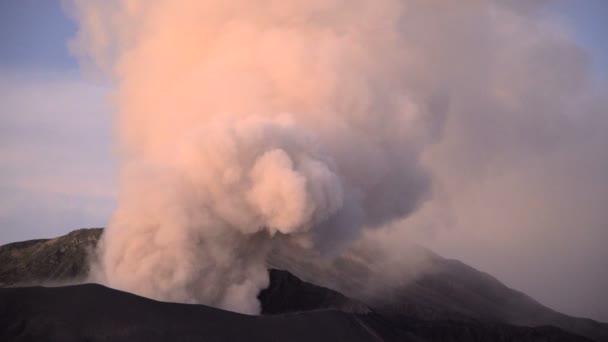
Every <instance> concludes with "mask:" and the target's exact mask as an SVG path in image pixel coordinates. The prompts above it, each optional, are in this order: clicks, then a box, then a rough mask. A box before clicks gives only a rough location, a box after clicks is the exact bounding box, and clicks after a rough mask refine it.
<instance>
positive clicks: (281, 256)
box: [0, 228, 608, 341]
mask: <svg viewBox="0 0 608 342" xmlns="http://www.w3.org/2000/svg"><path fill="white" fill-rule="evenodd" d="M102 232H103V229H101V228H93V229H81V230H76V231H74V232H71V233H70V234H67V235H65V236H62V237H59V238H54V239H40V240H31V241H25V242H17V243H12V244H8V245H4V246H1V247H0V285H2V286H4V287H7V286H8V287H13V286H27V285H36V284H43V285H61V284H66V283H75V282H81V281H83V280H84V279H85V278H86V275H87V272H88V266H87V264H88V261H87V258H88V255H89V254H90V252H91V251H92V250H93V248H94V247H95V245H96V242H97V241H98V240H99V238H100V236H101V234H102ZM417 248H420V249H421V250H420V251H417V252H418V253H422V254H425V255H426V256H427V258H428V260H429V264H428V265H429V271H428V272H425V273H423V274H421V275H419V276H417V277H413V278H412V279H408V281H404V282H402V283H401V282H395V284H394V285H392V286H386V285H385V286H386V287H385V288H380V289H375V290H374V291H370V290H369V289H366V285H365V283H366V281H369V280H370V278H371V277H373V276H377V275H378V273H377V272H378V270H377V269H375V267H376V266H377V265H373V264H370V263H368V262H367V261H369V260H371V259H372V258H371V256H370V258H368V259H366V256H365V255H363V256H361V257H360V258H357V259H345V258H342V259H338V260H336V262H335V263H333V264H331V265H329V266H327V265H324V266H323V267H320V266H315V265H321V263H319V264H316V263H315V262H314V257H310V256H303V255H295V256H294V255H285V252H284V251H280V250H277V251H274V252H273V254H272V256H271V258H270V260H269V263H268V264H269V268H271V270H270V279H271V282H270V286H269V288H268V289H266V290H264V291H262V292H261V293H260V295H259V298H260V301H261V303H262V313H263V315H266V316H268V315H270V316H273V315H279V316H281V317H283V316H284V315H288V316H285V318H284V319H285V320H287V321H289V320H290V319H294V320H295V321H298V320H301V319H304V320H308V319H311V320H312V321H315V322H316V320H317V319H318V317H314V318H310V317H313V316H311V315H309V314H307V315H303V314H301V313H303V312H308V311H315V312H325V313H322V314H321V313H319V315H322V316H324V315H329V316H331V317H332V318H328V319H330V320H334V319H335V320H337V321H338V322H340V323H336V324H337V326H341V324H344V327H343V328H344V329H346V327H349V328H348V329H351V328H352V327H353V326H357V327H358V328H355V330H354V331H359V332H360V331H367V329H368V328H369V329H371V330H372V331H374V334H379V335H381V336H382V337H381V339H382V340H391V339H396V340H412V341H488V340H502V341H577V340H580V341H584V340H586V339H585V338H583V337H582V336H586V337H587V338H589V339H591V340H595V341H607V340H608V325H607V324H605V323H600V322H596V321H593V320H590V319H581V318H575V317H570V316H567V315H563V314H561V313H558V312H555V311H553V310H551V309H548V308H546V307H544V306H542V305H541V304H539V303H538V302H536V301H534V300H533V299H532V298H530V297H528V296H526V295H525V294H523V293H521V292H518V291H515V290H512V289H510V288H508V287H506V286H504V285H503V284H502V283H500V282H499V281H498V280H496V279H495V278H493V277H492V276H490V275H488V274H486V273H483V272H480V271H477V270H475V269H473V268H471V267H469V266H467V265H465V264H463V263H461V262H458V261H456V260H449V259H445V258H442V257H440V256H439V255H437V254H435V253H433V252H431V251H429V250H427V249H424V248H423V247H420V246H419V247H417ZM366 260H367V261H366ZM279 269H280V270H279ZM345 270H346V271H348V272H346V271H345ZM315 284H318V285H321V286H318V285H315ZM67 288H71V289H72V291H75V292H78V293H80V295H82V296H84V297H83V299H82V300H83V302H82V303H84V302H87V301H92V300H93V299H91V298H88V296H101V297H105V296H107V297H108V298H109V300H110V301H112V300H114V299H116V301H117V302H116V303H114V304H112V303H108V304H107V305H105V306H104V308H105V309H104V310H106V309H107V310H114V309H115V307H113V305H119V304H118V302H120V301H121V300H123V299H121V298H123V297H124V296H131V295H129V294H124V293H122V292H119V291H114V290H111V289H107V288H103V287H95V286H93V287H91V286H90V285H87V286H85V287H84V288H81V287H78V286H72V287H67ZM61 289H66V288H57V289H43V288H28V289H23V290H19V291H21V292H10V291H17V289H15V290H9V289H7V290H2V291H4V292H2V293H0V303H1V304H0V318H2V319H4V321H3V322H2V324H5V326H3V327H4V328H6V326H9V325H10V326H11V327H12V328H11V329H12V330H11V331H13V332H15V331H17V332H19V331H21V330H19V329H22V328H23V329H25V328H24V327H23V326H22V325H23V324H26V325H27V326H28V327H30V325H29V324H32V325H33V326H35V327H36V329H38V330H35V331H46V330H45V329H47V328H48V324H51V323H50V321H49V319H50V318H49V319H46V318H44V317H42V318H41V317H39V316H37V318H36V320H34V321H31V320H29V319H28V318H27V316H28V314H29V313H31V312H30V311H28V310H33V309H32V308H31V307H19V309H17V308H16V307H15V306H14V305H15V304H14V300H12V299H11V300H9V298H14V297H15V296H17V295H18V296H21V297H20V298H23V301H24V302H28V301H31V300H33V299H32V298H34V297H36V298H38V296H41V297H40V298H46V297H45V296H60V297H61V296H66V298H67V297H69V296H70V295H69V293H70V290H61ZM7 291H9V292H7ZM134 297H136V296H134ZM124 298H126V297H124ZM129 298H131V297H129ZM44 300H45V302H44V303H46V304H45V305H48V307H45V308H44V310H49V311H48V312H49V314H50V312H53V313H52V314H53V315H54V316H57V315H58V316H57V319H61V315H67V316H70V315H72V314H71V313H69V312H67V311H66V310H68V309H69V308H71V309H70V310H79V309H78V308H77V307H74V306H77V305H82V303H81V304H78V303H75V302H74V301H73V300H67V301H68V302H69V305H67V308H64V309H62V310H63V311H61V312H54V311H53V310H58V309H55V308H53V307H52V305H51V302H49V301H48V300H49V299H48V298H46V299H44ZM132 300H133V301H135V302H137V303H142V304H141V305H142V307H144V306H147V305H152V306H158V308H155V309H154V310H159V311H158V312H159V315H162V314H160V312H163V310H161V309H160V307H161V306H162V307H166V308H169V307H171V309H170V311H171V310H175V312H182V311H183V312H184V313H183V314H184V315H186V313H185V312H189V310H190V309H186V308H187V307H188V306H180V305H178V304H167V303H159V302H155V301H150V300H147V299H144V298H140V297H137V299H136V300H135V299H132ZM11 303H12V304H11ZM144 303H148V304H144ZM149 303H155V304H154V305H153V304H149ZM32 305H33V304H32ZM91 305H97V304H95V303H91ZM137 305H140V304H137ZM205 308H206V307H205ZM11 310H13V311H11ZM20 310H21V311H20ZM192 310H194V309H192ZM201 310H203V309H201ZM204 310H206V311H205V315H211V314H212V312H216V311H217V312H221V315H224V312H223V311H221V310H217V309H212V308H206V309H204ZM204 310H203V311H204ZM319 310H321V311H319ZM326 310H333V311H331V312H341V313H331V314H328V313H326V312H327V311H326ZM7 312H13V314H12V315H11V317H13V316H14V317H22V318H20V319H21V320H22V321H18V320H17V318H11V319H8V320H7V317H8V316H7V315H8V314H7ZM172 312H173V311H172ZM201 312H202V311H201ZM100 314H101V313H100ZM181 314H182V313H180V314H179V315H181ZM2 315H4V316H2ZM179 315H178V316H179ZM213 315H215V313H213ZM231 315H234V317H235V322H239V323H235V324H241V323H240V322H245V321H247V323H243V324H245V325H248V324H250V323H249V321H248V320H249V318H248V319H244V320H242V319H241V318H240V317H241V316H242V315H237V314H230V315H227V316H226V317H228V316H231ZM293 315H296V316H293ZM344 315H346V316H344ZM67 316H66V317H67ZM231 317H232V316H231ZM236 317H238V318H236ZM294 317H297V319H295V318H294ZM91 319H98V317H93V316H91ZM149 319H152V318H149ZM227 319H230V320H232V318H227ZM45 320H46V321H45ZM261 320H263V319H261ZM276 320H279V321H280V320H281V319H280V318H276ZM0 321H1V319H0ZM253 321H254V319H253V318H251V322H253ZM271 321H272V320H269V321H268V322H271ZM19 322H21V323H19ZM24 322H25V323H24ZM353 322H354V323H353ZM356 322H359V323H356ZM148 323H149V321H147V320H146V319H140V320H137V322H136V323H134V324H136V325H137V326H139V325H145V324H148ZM14 324H18V327H15V326H13V325H14ZM19 324H21V325H19ZM52 324H59V323H57V322H54V323H52ZM61 324H64V323H61ZM83 324H85V325H86V324H90V322H89V323H86V322H83ZM108 324H110V323H108ZM111 324H119V325H120V324H122V323H120V322H113V323H111ZM264 324H270V325H272V324H275V323H264ZM287 324H288V325H289V324H292V323H289V322H288V323H287ZM293 324H295V326H298V324H300V323H293ZM353 324H354V325H353ZM357 324H361V325H360V326H359V325H357ZM262 325H263V324H262ZM42 326H44V327H46V328H42ZM361 326H362V327H364V329H363V330H360V327H361ZM550 326H554V327H550ZM19 327H21V328H19ZM531 327H537V328H531ZM173 328H174V326H171V328H168V329H169V330H168V331H171V329H173ZM15 329H17V330H15ZM28 329H29V328H28ZM28 329H25V330H24V331H29V330H28ZM40 329H42V330H40ZM125 329H126V328H125ZM138 329H142V330H138V331H139V333H141V334H144V335H145V336H147V335H146V334H147V333H144V332H145V331H146V328H143V327H141V328H138ZM252 329H253V328H252ZM294 329H297V328H294ZM357 329H359V330H357ZM254 330H255V329H254ZM98 333H99V332H96V333H95V334H98ZM139 333H138V334H139ZM167 333H169V332H167ZM95 334H93V335H95ZM260 334H261V335H259V336H261V337H260V339H259V340H260V341H263V340H266V339H265V337H264V334H263V333H260ZM357 334H359V333H357ZM374 334H372V335H370V336H375V335H374ZM17 335H19V334H18V333H17ZM17 335H15V336H17ZM93 335H91V336H93ZM144 335H137V334H136V335H128V334H126V335H124V336H123V335H121V336H122V337H121V336H114V337H116V339H115V340H120V338H123V337H124V338H126V337H125V336H130V339H131V340H137V338H140V337H141V336H144ZM220 335H221V333H220ZM220 335H214V336H220ZM330 335H331V334H330ZM330 335H327V336H325V335H323V336H321V335H319V336H315V337H314V338H315V339H318V340H324V338H330V339H326V340H331V338H334V337H335V336H333V337H328V336H330ZM577 335H578V337H577ZM19 336H20V335H19ZM28 336H29V335H28ZM40 336H43V335H40ZM95 336H97V335H95ZM138 336H139V337H138ZM256 336H257V335H256ZM357 336H359V337H361V336H363V337H361V338H362V340H374V338H371V339H369V338H370V336H367V335H366V334H362V335H361V334H359V335H357ZM119 337H120V338H119ZM359 337H357V338H359ZM24 340H27V339H24ZM74 340H79V339H78V338H76V339H74ZM92 340H100V341H101V340H103V339H95V338H93V339H92ZM186 340H187V339H186ZM210 340H212V339H210ZM253 340H255V339H253ZM352 340H356V338H355V337H353V339H352Z"/></svg>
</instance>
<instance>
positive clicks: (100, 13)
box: [72, 0, 608, 317]
mask: <svg viewBox="0 0 608 342" xmlns="http://www.w3.org/2000/svg"><path fill="white" fill-rule="evenodd" d="M550 3H551V2H546V1H523V0H522V1H519V0H513V1H502V0H501V1H498V0H496V1H494V0H463V1H443V0H291V1H285V0H262V1H249V0H201V1H197V0H192V1H186V0H184V1H179V0H157V1H145V0H130V1H127V0H125V1H118V0H112V1H104V0H96V1H95V0H91V1H75V3H74V4H73V6H72V12H73V14H74V16H75V17H76V18H77V20H78V21H79V23H80V31H79V33H78V36H77V37H76V39H75V41H74V44H73V48H74V51H75V52H76V53H77V54H78V55H79V56H80V57H81V60H82V61H83V65H84V66H85V68H86V70H89V71H93V72H99V71H101V74H103V75H105V76H106V77H107V78H109V79H110V80H111V81H112V82H114V84H115V86H116V91H115V95H114V97H113V101H114V104H115V105H116V108H117V116H116V122H117V131H118V134H117V135H118V137H119V144H118V145H119V151H120V158H121V183H122V184H121V195H120V203H119V208H118V210H117V212H116V214H115V216H114V219H113V222H112V224H111V226H110V228H109V229H108V230H107V233H106V235H105V238H104V241H103V244H102V247H101V249H100V266H101V267H100V272H99V273H100V277H101V278H100V280H102V281H105V282H107V283H108V284H110V285H111V286H115V287H118V288H122V289H126V290H129V291H133V292H136V293H140V294H143V295H146V296H150V297H153V298H158V299H165V300H173V301H186V302H200V303H207V304H212V305H217V306H221V307H224V308H229V309H233V310H239V311H243V312H256V311H257V309H258V308H257V306H258V304H257V301H256V300H255V294H256V293H257V291H258V290H259V289H260V288H262V287H264V286H265V285H266V282H267V276H266V270H265V268H264V265H263V263H264V260H265V258H266V254H267V252H268V251H269V250H270V249H272V248H274V247H276V244H279V243H280V244H282V245H281V246H280V247H282V248H281V249H282V250H285V249H286V246H290V245H294V244H297V245H299V246H300V247H303V248H306V249H308V250H309V251H312V252H315V253H316V252H317V251H320V252H322V253H324V254H326V255H327V254H330V255H332V254H337V253H339V252H340V250H341V247H343V246H345V245H346V244H348V242H350V241H353V240H356V239H357V238H358V237H359V236H360V235H361V233H362V232H366V235H369V232H372V233H374V234H378V235H381V236H385V235H384V232H386V231H387V230H386V229H385V230H384V231H383V232H380V231H378V230H375V231H373V230H371V229H367V228H375V227H384V226H387V225H390V226H392V227H394V228H395V229H394V230H395V231H396V234H395V233H393V234H388V235H386V237H385V238H384V239H386V240H390V243H389V244H386V245H385V247H384V248H383V249H382V251H383V253H382V254H386V255H390V254H391V252H394V255H407V258H409V259H415V257H411V256H410V254H411V253H404V252H403V251H402V249H404V248H407V247H404V246H405V245H406V244H403V243H401V241H402V240H401V239H411V238H412V236H416V237H419V236H420V235H424V236H425V240H427V242H428V243H430V244H432V246H433V247H435V248H437V249H438V251H439V252H440V253H445V254H448V256H452V257H457V258H462V259H463V260H464V261H465V262H468V263H472V264H473V265H474V266H477V267H481V268H482V269H483V270H486V271H489V272H491V273H493V274H495V275H497V276H498V277H499V278H500V279H502V280H505V281H506V282H507V284H508V285H511V286H514V287H516V288H518V289H521V290H524V291H525V292H527V293H530V294H532V295H533V296H534V297H536V298H538V299H541V301H542V302H543V303H547V304H550V305H553V306H554V307H556V308H558V309H563V310H568V312H572V313H582V314H587V313H589V312H590V311H591V310H596V311H595V312H604V313H605V312H607V311H606V310H607V308H606V307H605V306H601V304H598V303H601V302H605V301H602V300H601V299H602V298H603V296H605V293H604V292H605V288H606V286H607V284H608V275H606V266H605V260H606V259H607V258H608V255H607V254H606V251H607V249H606V248H605V246H604V245H605V241H606V237H607V235H606V234H607V232H608V230H606V222H607V221H608V217H607V214H606V210H605V208H604V207H605V206H603V205H602V204H603V203H606V202H607V201H608V187H607V186H606V185H605V184H606V182H605V181H604V178H605V175H606V174H607V172H608V162H607V160H608V159H607V158H606V153H605V146H607V145H608V139H607V138H606V133H605V132H606V128H607V127H608V119H607V116H606V108H608V105H607V104H606V98H608V96H606V90H605V88H600V87H598V84H594V83H593V81H592V80H591V79H590V73H589V70H590V60H589V55H588V54H587V53H586V52H585V51H584V50H583V49H582V48H581V47H580V46H578V45H577V44H576V43H575V40H574V39H573V38H572V37H571V35H570V34H569V32H568V30H567V29H565V27H564V26H562V25H560V24H558V21H554V20H553V17H552V16H551V15H550V14H548V11H547V4H550ZM421 165H422V166H421ZM431 180H432V182H431ZM427 199H429V200H428V201H425V200H427ZM419 207H420V208H422V209H421V210H416V209H417V208H419ZM412 214H413V215H412ZM389 231H390V230H389ZM412 232H414V233H412ZM429 236H435V238H428V237H429ZM380 240H382V239H380ZM287 243H288V244H287ZM273 245H275V246H273ZM363 245H364V244H363ZM368 254H369V255H376V254H378V253H368ZM389 259H390V260H393V259H395V258H394V257H389ZM373 264H374V265H379V264H382V265H387V263H385V262H383V263H376V262H374V263H373ZM390 264H391V265H394V266H391V267H390V268H391V269H390V270H389V269H387V270H386V272H391V271H392V268H395V269H399V268H400V266H398V265H399V263H390ZM386 267H388V266H386ZM408 267H409V266H408ZM409 268H411V269H418V267H413V266H412V267H409ZM531 275H533V276H531ZM389 278H391V277H389ZM374 279H377V278H374ZM549 283H550V284H552V286H551V289H548V288H547V286H546V284H549ZM379 288H382V286H380V287H379ZM573 289H574V290H573ZM573 292H576V293H578V294H579V296H578V297H577V298H578V299H573V298H574V296H573V295H572V293H573ZM592 307H595V309H591V310H590V308H592ZM601 310H603V311H601ZM592 313H593V312H592ZM597 316H599V315H597ZM603 317H606V316H605V314H604V316H603Z"/></svg>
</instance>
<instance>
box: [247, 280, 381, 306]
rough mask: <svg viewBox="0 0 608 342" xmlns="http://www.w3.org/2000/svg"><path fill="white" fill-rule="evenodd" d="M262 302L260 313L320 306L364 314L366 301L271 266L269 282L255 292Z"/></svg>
mask: <svg viewBox="0 0 608 342" xmlns="http://www.w3.org/2000/svg"><path fill="white" fill-rule="evenodd" d="M258 298H259V299H260V302H261V303H262V314H282V313H288V312H299V311H310V310H320V309H337V310H340V311H344V312H349V313H358V314H366V313H370V312H371V310H370V308H369V307H367V305H365V304H363V303H361V302H359V301H357V300H354V299H351V298H348V297H346V296H344V295H343V294H341V293H339V292H336V291H333V290H330V289H327V288H324V287H320V286H316V285H314V284H310V283H307V282H304V281H302V280H300V279H298V278H297V277H295V276H294V275H293V274H291V273H289V272H287V271H283V270H274V269H271V270H270V285H269V286H268V288H267V289H265V290H262V291H261V292H260V294H259V296H258Z"/></svg>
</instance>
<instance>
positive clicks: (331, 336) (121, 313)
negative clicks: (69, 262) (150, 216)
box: [0, 284, 414, 342]
mask: <svg viewBox="0 0 608 342" xmlns="http://www.w3.org/2000/svg"><path fill="white" fill-rule="evenodd" d="M311 327H315V328H314V329H311ZM0 340H2V341H65V342H70V341H90V342H93V341H96V342H97V341H99V342H101V341H129V342H138V341H146V342H148V341H150V342H154V341H201V340H204V341H245V340H246V341H252V342H257V341H260V342H262V341H294V342H297V341H303V342H304V341H305V342H309V341H362V342H363V341H391V340H394V341H397V340H400V341H414V340H413V339H410V338H408V337H407V335H405V334H402V335H393V331H392V329H391V328H390V327H388V328H386V325H385V324H384V323H382V322H381V321H378V320H377V319H376V318H375V317H374V316H373V315H355V314H348V313H344V312H341V311H337V310H327V311H315V312H302V313H297V314H287V315H280V316H247V315H241V314H237V313H233V312H228V311H223V310H219V309H214V308H211V307H207V306H204V305H187V304H175V303H164V302H157V301H153V300H150V299H147V298H143V297H139V296H136V295H133V294H129V293H126V292H121V291H117V290H113V289H109V288H106V287H103V286H101V285H95V284H86V285H75V286H65V287H53V288H44V287H26V288H3V289H0Z"/></svg>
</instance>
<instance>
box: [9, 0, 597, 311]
mask: <svg viewBox="0 0 608 342" xmlns="http://www.w3.org/2000/svg"><path fill="white" fill-rule="evenodd" d="M547 16H551V18H552V19H553V20H555V22H556V25H559V26H560V27H563V28H566V29H567V30H568V29H570V30H572V32H573V35H574V37H575V38H576V40H577V42H578V43H579V44H580V45H582V46H583V47H585V48H586V49H587V50H588V52H589V54H590V56H591V58H592V65H593V76H595V77H596V80H597V81H598V82H605V81H606V79H607V78H608V20H606V18H608V2H607V1H603V0H571V1H554V2H549V6H548V7H547ZM75 30H76V27H75V24H74V23H72V21H71V20H70V19H69V18H68V17H67V16H66V15H65V14H64V12H63V11H62V8H61V5H60V1H59V0H0V104H1V106H0V227H2V228H0V229H1V232H0V244H4V243H8V242H11V241H18V240H24V239H31V238H42V237H52V236H57V235H61V234H64V233H66V232H68V231H71V230H73V229H76V228H79V227H92V226H105V225H106V223H107V221H108V218H109V216H110V215H111V213H112V210H113V208H114V206H115V198H116V192H117V189H116V181H115V179H114V178H115V177H114V176H115V171H116V170H115V161H114V158H113V138H112V134H113V133H112V114H111V113H112V109H111V108H110V106H109V105H108V104H107V101H106V96H107V93H108V89H107V88H106V86H104V85H103V84H100V83H95V82H94V81H91V80H90V79H85V78H84V77H83V76H82V75H81V73H80V71H79V66H78V63H77V61H76V59H74V58H73V57H71V55H70V53H69V51H68V48H67V41H68V39H69V38H70V37H72V36H73V35H74V32H75ZM605 242H607V241H604V245H605ZM437 246H438V248H441V246H442V244H441V243H438V244H437ZM444 248H445V251H442V250H439V252H440V253H441V252H445V253H447V254H449V256H451V257H456V258H462V259H463V260H464V261H465V262H467V263H470V264H472V265H473V266H478V267H482V269H483V270H484V271H488V272H489V273H491V274H494V275H496V276H497V277H498V278H499V279H501V280H503V281H505V282H506V283H507V284H509V285H511V284H515V285H517V287H518V289H520V290H523V291H524V292H527V293H530V294H532V295H533V296H534V297H536V298H539V297H542V296H543V294H542V293H540V292H539V290H538V289H539V288H541V287H542V286H544V285H542V283H543V280H542V278H541V279H540V280H538V281H537V282H538V283H540V284H536V285H535V284H530V283H526V282H522V281H518V279H521V277H522V274H521V273H520V274H517V272H515V271H514V269H513V267H510V268H509V267H506V266H505V267H503V268H501V267H500V266H501V265H500V264H498V263H495V264H492V265H488V263H484V260H483V259H484V256H485V255H487V254H485V255H484V253H491V251H488V250H484V249H481V250H480V251H479V252H478V253H474V252H469V253H466V252H462V250H459V249H457V248H455V249H451V248H450V247H449V246H448V247H444ZM599 262H601V261H599ZM489 267H494V268H492V269H489ZM575 267H584V265H583V266H581V265H575ZM606 267H607V269H608V264H607V266H606ZM583 271H584V270H583ZM521 272H524V273H525V272H530V269H526V268H525V267H523V268H521ZM551 274H558V273H555V272H554V273H551ZM528 276H529V277H534V276H535V275H528ZM576 276H577V273H574V272H569V273H568V272H564V277H576ZM562 280H563V279H551V281H554V282H556V283H557V282H561V281H562ZM544 281H545V283H546V282H547V281H548V280H547V279H545V280H544ZM527 286H528V287H527ZM560 291H562V292H561V295H562V296H566V295H572V296H573V297H577V293H575V292H576V291H584V287H579V288H572V289H570V288H568V287H566V286H562V287H561V288H560ZM569 291H570V292H569ZM572 291H573V292H572ZM555 295H556V296H557V295H559V294H555ZM552 298H553V297H551V296H545V298H541V301H542V302H543V303H545V304H548V305H550V306H553V307H556V308H558V309H562V310H565V309H568V308H567V307H565V306H563V305H562V304H560V303H558V302H557V301H556V302H552ZM560 305H562V306H560ZM572 310H573V311H574V309H572ZM597 310H600V309H597ZM576 311H577V312H576V313H580V312H581V310H576ZM586 314H588V315H593V316H596V317H608V313H606V312H599V311H598V312H593V311H591V312H588V313H586ZM604 319H605V318H604Z"/></svg>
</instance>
